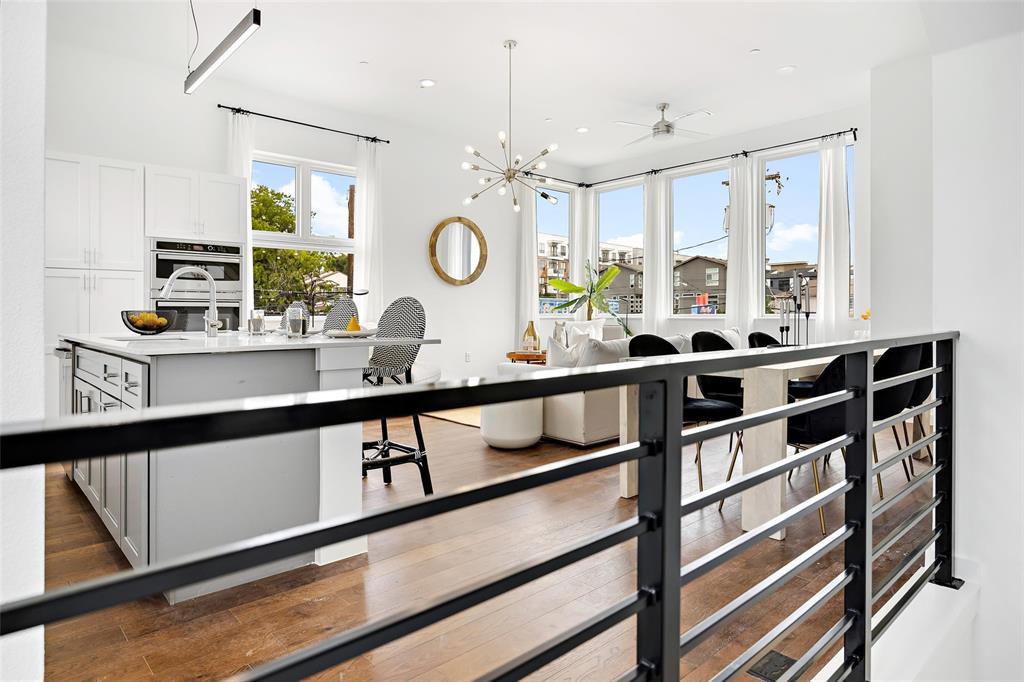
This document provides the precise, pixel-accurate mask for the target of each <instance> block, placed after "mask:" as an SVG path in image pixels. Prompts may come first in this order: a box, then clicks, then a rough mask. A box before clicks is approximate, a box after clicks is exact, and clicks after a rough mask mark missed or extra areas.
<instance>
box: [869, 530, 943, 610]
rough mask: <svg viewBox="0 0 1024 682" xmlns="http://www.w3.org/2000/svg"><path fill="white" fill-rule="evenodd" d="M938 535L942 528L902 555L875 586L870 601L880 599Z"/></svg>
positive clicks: (922, 554) (940, 533) (933, 542)
mask: <svg viewBox="0 0 1024 682" xmlns="http://www.w3.org/2000/svg"><path fill="white" fill-rule="evenodd" d="M940 535H942V528H936V529H935V530H933V531H932V533H931V535H929V536H928V537H927V538H926V539H925V541H924V542H922V543H921V544H920V545H918V546H917V547H915V548H914V550H913V551H912V552H910V553H909V554H907V556H905V557H903V559H902V560H901V561H900V562H899V563H898V564H896V568H894V569H892V571H891V572H890V573H889V575H888V576H887V577H886V579H885V580H883V581H882V582H881V583H879V585H878V587H876V588H875V592H874V594H872V595H871V603H872V604H874V603H875V602H877V601H878V600H879V599H881V598H882V596H883V595H884V594H885V593H886V592H888V591H889V588H891V587H892V586H893V585H895V584H896V581H898V580H899V579H900V576H902V575H903V574H904V573H906V572H907V569H908V568H910V567H911V566H912V565H913V564H914V562H916V561H917V560H918V559H920V558H921V557H922V556H924V553H925V552H927V551H928V548H929V547H931V546H932V545H933V544H935V541H936V540H938V539H939V536H940Z"/></svg>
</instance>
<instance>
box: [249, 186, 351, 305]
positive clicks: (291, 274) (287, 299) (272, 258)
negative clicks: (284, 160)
mask: <svg viewBox="0 0 1024 682" xmlns="http://www.w3.org/2000/svg"><path fill="white" fill-rule="evenodd" d="M252 229H254V230H262V231H264V232H283V233H287V234H295V199H294V198H293V197H291V196H289V195H288V194H285V193H284V192H279V191H277V190H275V189H271V188H269V187H267V186H265V185H257V186H256V187H254V188H253V190H252ZM252 260H253V273H252V274H253V284H254V288H255V290H256V305H257V306H260V307H263V308H266V309H267V310H268V311H270V312H272V313H279V312H281V311H282V310H284V309H285V308H286V307H288V304H289V303H291V302H292V301H296V300H302V301H305V302H306V306H307V307H308V308H309V309H310V310H311V311H313V312H314V313H315V312H324V311H325V310H326V309H327V308H329V307H330V305H329V300H330V299H331V298H332V297H333V296H335V295H337V294H338V293H340V292H341V291H342V288H341V287H340V286H338V285H337V284H335V283H334V282H332V281H330V280H328V279H325V276H326V275H329V274H331V273H335V272H346V271H347V266H348V255H347V254H344V253H329V252H323V251H303V250H299V249H272V248H263V247H256V248H254V249H253V250H252ZM350 285H351V283H350Z"/></svg>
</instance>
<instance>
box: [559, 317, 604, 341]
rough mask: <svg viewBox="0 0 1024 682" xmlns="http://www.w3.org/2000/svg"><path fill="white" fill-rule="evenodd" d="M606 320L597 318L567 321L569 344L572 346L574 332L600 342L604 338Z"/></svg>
mask: <svg viewBox="0 0 1024 682" xmlns="http://www.w3.org/2000/svg"><path fill="white" fill-rule="evenodd" d="M603 329H604V318H601V317H599V318H597V319H596V320H567V321H566V323H565V330H566V332H568V334H569V343H570V345H571V344H572V332H573V330H577V331H580V332H583V333H585V334H586V335H587V336H589V337H590V338H592V339H597V340H598V341H600V340H601V339H602V338H603V336H604V331H603Z"/></svg>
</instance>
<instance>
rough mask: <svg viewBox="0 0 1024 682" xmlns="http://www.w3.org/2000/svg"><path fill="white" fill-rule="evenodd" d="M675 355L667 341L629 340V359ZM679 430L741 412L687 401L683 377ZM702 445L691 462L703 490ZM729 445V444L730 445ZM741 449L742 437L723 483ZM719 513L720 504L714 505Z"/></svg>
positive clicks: (698, 400)
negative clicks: (682, 427) (681, 426)
mask: <svg viewBox="0 0 1024 682" xmlns="http://www.w3.org/2000/svg"><path fill="white" fill-rule="evenodd" d="M678 354H679V351H678V350H676V347H675V346H673V345H672V344H671V343H669V342H668V341H667V340H665V339H663V338H662V337H660V336H656V335H654V334H639V335H637V336H634V337H633V338H632V339H630V340H629V357H631V358H650V357H658V356H662V355H678ZM682 388H683V414H682V415H681V417H682V423H683V426H697V425H699V424H706V423H708V422H720V421H723V420H726V419H732V418H734V417H739V416H741V415H742V414H743V410H742V409H741V408H739V407H737V406H736V405H734V404H732V403H730V402H727V401H724V400H715V399H712V398H707V397H705V398H691V397H689V396H687V395H686V394H687V378H686V377H683V387H682ZM703 445H704V443H703V441H698V442H697V454H696V457H695V458H694V461H695V462H696V464H697V487H698V488H699V489H700V490H701V491H703V490H704V472H703V468H702V465H701V448H702V447H703ZM730 445H731V444H730ZM742 446H743V441H742V437H737V438H736V444H735V446H732V458H731V460H730V463H729V473H728V476H727V478H726V480H729V478H730V477H732V471H733V467H734V466H735V465H736V455H737V454H738V453H739V450H740V448H741V447H742ZM718 508H719V510H721V509H722V503H719V505H718Z"/></svg>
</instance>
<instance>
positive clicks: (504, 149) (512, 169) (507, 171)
mask: <svg viewBox="0 0 1024 682" xmlns="http://www.w3.org/2000/svg"><path fill="white" fill-rule="evenodd" d="M504 46H505V49H506V50H508V132H507V133H506V131H504V130H502V131H501V132H499V133H498V143H499V144H500V145H501V156H502V162H503V165H502V166H499V165H498V164H496V163H494V162H493V161H491V160H490V159H488V158H487V157H485V156H484V155H483V154H481V153H480V151H479V150H477V149H475V148H473V147H471V146H469V145H466V153H467V154H472V155H473V156H474V157H475V159H476V160H474V161H463V162H462V169H463V170H467V171H478V172H481V173H484V175H483V176H482V177H480V178H479V179H478V180H477V182H478V183H479V184H481V185H483V186H484V188H483V189H481V190H480V191H478V192H474V193H473V194H471V195H469V196H468V197H466V198H465V199H463V201H462V203H463V205H464V206H469V205H470V204H471V203H473V202H474V201H475V200H476V199H477V197H479V196H480V195H481V194H483V193H484V192H487V191H488V190H491V189H493V188H495V187H497V188H498V194H499V195H501V196H505V195H506V194H508V193H511V194H512V210H513V211H515V212H517V213H518V212H519V211H520V210H521V208H522V207H521V206H520V204H519V195H518V194H516V183H519V184H520V185H522V186H523V187H525V188H527V189H528V190H530V191H531V192H534V193H536V194H538V195H539V196H540V197H541V198H542V199H545V200H546V201H549V202H551V203H552V204H557V203H558V199H557V198H556V197H554V196H552V195H550V194H548V193H547V192H545V191H543V190H539V189H537V188H536V187H534V186H533V185H532V184H530V183H531V182H538V183H541V184H543V183H545V182H550V181H549V180H547V179H546V178H536V177H533V176H531V173H533V172H535V171H539V170H544V169H545V168H546V167H547V165H548V164H547V162H546V161H544V160H543V157H545V156H547V155H548V154H550V153H551V152H553V151H555V150H556V149H558V145H557V144H552V145H548V146H547V147H545V148H544V149H542V150H541V152H540V153H539V154H537V155H536V156H534V157H533V158H532V159H530V160H529V161H527V162H525V163H523V157H522V155H520V154H515V155H513V153H512V50H513V49H515V46H516V41H514V40H506V41H505V42H504ZM481 162H482V163H481Z"/></svg>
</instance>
